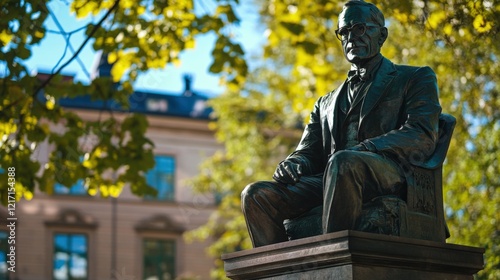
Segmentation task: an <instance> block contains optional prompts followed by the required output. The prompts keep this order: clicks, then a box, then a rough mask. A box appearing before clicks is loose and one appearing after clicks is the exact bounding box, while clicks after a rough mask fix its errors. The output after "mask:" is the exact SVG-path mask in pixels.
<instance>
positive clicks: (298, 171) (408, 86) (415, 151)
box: [242, 1, 441, 247]
mask: <svg viewBox="0 0 500 280" xmlns="http://www.w3.org/2000/svg"><path fill="white" fill-rule="evenodd" d="M335 33H336V35H337V37H338V39H339V40H340V42H341V44H342V48H343V52H344V56H345V58H346V59H347V61H349V62H350V63H351V64H352V67H351V70H350V71H349V73H348V78H347V79H346V81H345V82H344V83H343V84H342V85H341V86H340V87H339V88H337V89H335V90H333V91H331V92H330V93H328V94H326V95H325V96H322V97H320V98H319V99H318V100H317V102H316V104H315V106H314V109H313V111H312V113H311V118H310V121H309V123H308V124H307V126H306V127H305V129H304V133H303V136H302V139H301V140H300V143H299V144H298V147H297V148H296V150H295V151H294V152H293V153H292V154H290V155H289V156H288V157H287V158H286V159H285V160H283V161H282V162H281V163H279V164H278V167H277V169H276V171H275V173H274V175H273V179H274V181H262V182H255V183H252V184H249V185H248V186H247V187H246V188H245V189H244V191H243V192H242V210H243V213H244V215H245V218H246V222H247V226H248V230H249V233H250V237H251V239H252V242H253V245H254V247H258V246H263V245H268V244H273V243H278V242H283V241H287V240H288V237H287V235H286V232H285V229H284V226H283V221H284V220H286V219H291V218H294V217H297V216H300V215H302V214H303V213H305V212H307V211H309V210H311V209H312V208H315V207H317V206H318V205H322V206H323V212H322V232H323V233H330V232H335V231H340V230H346V229H354V227H355V224H356V221H357V220H358V219H359V217H360V214H361V211H362V205H363V203H366V202H369V201H371V200H372V199H374V198H376V197H378V196H380V195H393V196H395V197H399V198H402V199H405V197H404V196H405V195H406V188H407V186H408V181H409V180H410V178H409V176H410V174H413V173H412V172H411V171H412V169H413V168H416V167H418V165H419V163H421V162H423V161H425V160H426V159H427V158H429V157H430V156H431V155H432V153H433V151H434V149H435V147H436V144H437V142H438V124H439V116H440V113H441V106H440V105H439V100H438V87H437V81H436V75H435V73H434V72H433V71H432V70H431V69H430V68H429V67H412V66H404V65H395V64H393V63H392V62H390V61H389V60H388V59H386V58H384V57H383V56H382V55H381V54H380V48H381V47H382V45H383V44H384V42H385V40H386V39H387V36H388V30H387V28H386V27H384V16H383V14H382V13H381V12H380V10H379V9H378V8H377V7H376V6H375V5H373V4H370V3H367V2H364V1H349V2H347V3H346V4H345V6H344V8H343V10H342V12H341V13H340V15H339V22H338V29H337V30H336V31H335Z"/></svg>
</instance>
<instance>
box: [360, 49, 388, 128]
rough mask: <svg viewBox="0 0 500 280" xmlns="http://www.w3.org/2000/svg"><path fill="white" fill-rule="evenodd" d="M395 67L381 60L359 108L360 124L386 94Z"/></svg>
mask: <svg viewBox="0 0 500 280" xmlns="http://www.w3.org/2000/svg"><path fill="white" fill-rule="evenodd" d="M396 75H397V71H396V67H395V66H394V64H393V63H392V62H390V61H389V60H388V59H386V58H383V60H382V65H380V68H379V69H378V71H377V73H376V74H375V77H374V79H373V82H372V83H371V85H370V86H369V88H368V92H367V93H366V96H365V99H364V101H363V105H362V107H361V114H360V122H359V124H360V125H361V122H363V119H364V117H366V115H368V113H370V111H371V110H372V109H373V108H374V107H375V105H377V103H378V101H379V100H380V99H381V98H382V96H384V94H385V93H386V89H387V86H388V85H389V83H390V82H391V81H392V80H393V79H394V77H396Z"/></svg>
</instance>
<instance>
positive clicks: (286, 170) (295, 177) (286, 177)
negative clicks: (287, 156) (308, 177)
mask: <svg viewBox="0 0 500 280" xmlns="http://www.w3.org/2000/svg"><path fill="white" fill-rule="evenodd" d="M301 175H302V167H301V166H300V165H299V164H296V163H293V162H290V161H287V160H284V161H282V162H280V164H278V167H277V168H276V171H274V174H273V179H274V180H275V181H276V182H278V183H282V184H286V185H295V184H297V183H298V182H299V181H300V176H301Z"/></svg>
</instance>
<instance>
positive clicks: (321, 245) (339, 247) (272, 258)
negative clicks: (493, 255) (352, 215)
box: [222, 231, 484, 280]
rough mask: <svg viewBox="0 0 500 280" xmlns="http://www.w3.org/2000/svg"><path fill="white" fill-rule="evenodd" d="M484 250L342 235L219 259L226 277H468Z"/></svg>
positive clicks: (480, 262) (376, 279) (358, 279)
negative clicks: (221, 261)
mask: <svg viewBox="0 0 500 280" xmlns="http://www.w3.org/2000/svg"><path fill="white" fill-rule="evenodd" d="M483 253H484V249H482V248H474V247H467V246H460V245H454V244H447V243H439V242H432V241H424V240H417V239H410V238H402V237H395V236H387V235H380V234H371V233H364V232H356V231H341V232H335V233H330V234H325V235H319V236H314V237H308V238H303V239H298V240H293V241H288V242H283V243H278V244H273V245H269V246H263V247H259V248H255V249H252V250H246V251H240V252H235V253H230V254H225V255H223V256H222V260H223V261H224V268H225V271H226V275H227V276H228V277H229V278H231V279H273V280H278V279H279V280H281V279H283V280H295V279H334V280H351V279H352V280H361V279H363V280H365V279H370V280H390V279H405V280H421V279H422V280H444V279H449V280H452V279H456V280H462V279H473V275H474V274H475V273H477V272H478V271H479V270H481V269H482V268H483Z"/></svg>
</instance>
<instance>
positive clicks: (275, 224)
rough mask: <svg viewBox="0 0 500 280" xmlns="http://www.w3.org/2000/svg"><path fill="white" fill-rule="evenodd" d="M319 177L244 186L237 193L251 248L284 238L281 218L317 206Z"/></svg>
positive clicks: (319, 185)
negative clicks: (239, 196)
mask: <svg viewBox="0 0 500 280" xmlns="http://www.w3.org/2000/svg"><path fill="white" fill-rule="evenodd" d="M322 201H323V183H322V176H321V175H318V176H310V177H309V176H307V177H302V178H301V180H300V182H299V183H297V184H296V185H293V186H291V185H289V186H284V185H281V184H278V183H276V182H274V181H261V182H255V183H252V184H250V185H248V186H247V187H246V188H245V189H244V190H243V192H242V193H241V204H242V205H241V206H242V210H243V214H244V216H245V220H246V223H247V227H248V232H249V233H250V238H251V240H252V244H253V246H254V247H259V246H264V245H269V244H274V243H278V242H283V241H287V240H288V237H287V235H286V233H285V228H284V226H283V221H284V220H285V219H289V218H294V217H297V216H299V215H300V214H302V213H304V212H306V211H308V210H310V209H312V208H314V207H315V206H318V205H321V203H322Z"/></svg>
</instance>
